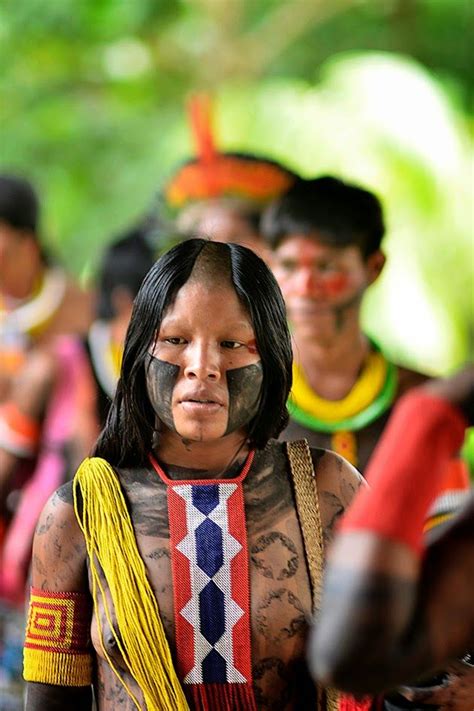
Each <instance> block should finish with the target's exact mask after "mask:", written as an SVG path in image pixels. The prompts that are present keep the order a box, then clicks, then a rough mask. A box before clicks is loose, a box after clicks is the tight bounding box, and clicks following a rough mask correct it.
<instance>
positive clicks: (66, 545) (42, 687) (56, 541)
mask: <svg viewBox="0 0 474 711" xmlns="http://www.w3.org/2000/svg"><path fill="white" fill-rule="evenodd" d="M31 582H32V587H33V588H36V589H39V590H42V591H48V592H79V593H81V592H82V593H87V594H88V593H89V587H88V581H87V569H86V547H85V542H84V538H83V536H82V532H81V530H80V528H79V526H78V523H77V520H76V517H75V514H74V508H73V501H72V485H71V483H69V484H66V485H64V486H63V487H61V488H60V489H58V491H57V492H56V493H55V494H54V495H53V496H52V497H51V499H50V500H49V502H48V503H47V505H46V507H45V508H44V510H43V513H42V514H41V517H40V520H39V522H38V526H37V529H36V534H35V540H34V544H33V558H32V580H31ZM85 622H86V623H87V624H88V625H89V626H90V619H89V620H86V621H85ZM66 708H71V709H72V708H74V709H77V710H78V711H90V710H91V709H92V687H91V686H78V687H73V686H68V687H66V686H54V685H50V684H43V683H38V682H27V690H26V703H25V710H26V711H51V709H58V710H59V709H66Z"/></svg>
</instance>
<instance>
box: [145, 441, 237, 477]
mask: <svg viewBox="0 0 474 711" xmlns="http://www.w3.org/2000/svg"><path fill="white" fill-rule="evenodd" d="M248 452H249V446H248V443H247V441H246V438H245V436H242V434H240V433H235V434H230V435H227V436H226V437H221V438H220V439H218V440H214V441H212V442H191V441H189V440H183V439H181V438H180V437H179V436H178V435H177V434H175V433H169V432H165V433H163V434H162V435H161V436H160V441H159V444H158V446H157V447H156V448H155V455H156V457H157V458H158V459H159V460H160V462H161V463H162V464H164V466H165V467H166V465H169V466H170V467H175V468H178V469H186V470H194V471H196V470H197V471H199V478H200V479H219V478H221V477H223V476H224V475H225V474H226V472H227V471H228V470H229V469H230V468H231V467H233V465H234V463H235V462H242V461H243V460H244V459H245V457H246V456H247V454H248ZM190 478H192V477H191V476H190Z"/></svg>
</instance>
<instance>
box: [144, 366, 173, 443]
mask: <svg viewBox="0 0 474 711" xmlns="http://www.w3.org/2000/svg"><path fill="white" fill-rule="evenodd" d="M178 375H179V365H174V363H167V362H166V361H164V360H160V359H159V358H155V356H152V355H151V354H150V353H148V355H147V363H146V389H147V393H148V397H149V398H150V403H151V406H152V408H153V410H154V411H155V414H156V415H157V417H159V419H160V420H161V421H162V422H163V423H164V424H165V425H166V426H167V427H169V429H170V430H173V431H174V432H176V427H175V424H174V419H173V408H172V400H173V390H174V386H175V385H176V381H177V379H178Z"/></svg>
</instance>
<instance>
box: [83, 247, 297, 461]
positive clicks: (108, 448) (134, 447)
mask: <svg viewBox="0 0 474 711" xmlns="http://www.w3.org/2000/svg"><path fill="white" fill-rule="evenodd" d="M201 253H203V256H205V255H206V254H209V255H212V257H213V258H214V259H215V258H217V259H221V260H222V262H223V263H227V264H228V267H229V276H230V280H231V283H232V285H233V286H234V288H235V291H236V294H237V296H238V298H239V299H240V301H241V303H242V304H243V305H244V307H245V308H246V310H247V312H248V314H249V317H250V320H251V322H252V325H253V329H254V331H255V338H256V342H257V348H258V351H259V354H260V358H261V362H262V368H263V384H262V392H261V396H260V403H259V408H258V412H257V414H256V415H255V417H254V418H253V420H252V421H251V422H250V423H249V427H248V433H247V434H248V439H249V443H250V444H251V446H254V447H257V448H260V449H261V448H263V447H265V445H266V444H267V442H268V440H269V439H271V438H272V437H278V435H279V434H280V432H281V431H282V430H283V428H284V427H285V426H286V424H287V422H288V411H287V409H286V402H287V398H288V395H289V392H290V389H291V383H292V370H291V365H292V357H293V355H292V349H291V338H290V334H289V330H288V326H287V321H286V312H285V306H284V302H283V297H282V295H281V292H280V289H279V287H278V284H277V282H276V280H275V278H274V276H273V274H272V273H271V271H270V270H269V268H268V267H267V265H266V264H265V262H263V260H261V259H260V258H259V257H258V256H257V255H256V254H255V253H254V252H252V251H251V250H250V249H247V248H246V247H242V246H240V245H236V244H223V243H220V242H210V241H208V240H204V239H190V240H187V241H185V242H182V243H180V244H177V245H176V246H174V247H172V248H171V249H170V250H169V251H168V252H166V253H165V254H164V255H163V256H161V257H160V259H158V261H157V262H156V263H155V265H154V266H153V267H152V269H151V270H150V271H149V273H148V274H147V276H146V277H145V279H144V281H143V284H142V286H141V288H140V291H139V292H138V294H137V297H136V299H135V303H134V308H133V313H132V317H131V320H130V325H129V327H128V331H127V335H126V339H125V347H124V354H123V360H122V370H121V374H120V379H119V382H118V385H117V390H116V394H115V398H114V401H113V403H112V406H111V409H110V412H109V416H108V418H107V422H106V424H105V427H104V429H103V431H102V433H101V434H100V436H99V439H98V441H97V444H96V447H95V449H94V455H95V456H98V457H103V458H104V459H106V460H107V461H108V462H110V464H112V465H115V466H144V465H146V464H147V461H148V454H149V453H150V452H151V450H152V446H153V441H154V436H155V434H156V427H155V421H156V415H155V412H154V410H153V408H152V406H151V403H150V400H149V398H148V394H147V388H146V356H147V353H148V350H149V348H150V345H151V344H152V343H153V342H154V340H155V338H156V334H157V332H158V330H159V328H160V324H161V321H162V319H163V317H164V314H165V311H166V309H167V307H168V306H170V305H171V304H172V303H173V300H174V298H175V296H176V293H177V292H178V290H179V289H180V288H181V287H182V286H183V285H184V284H185V283H186V282H187V281H188V279H189V277H190V276H191V272H192V270H193V267H194V265H195V263H196V260H197V259H198V257H199V256H200V255H201ZM189 306H190V308H192V304H190V305H189Z"/></svg>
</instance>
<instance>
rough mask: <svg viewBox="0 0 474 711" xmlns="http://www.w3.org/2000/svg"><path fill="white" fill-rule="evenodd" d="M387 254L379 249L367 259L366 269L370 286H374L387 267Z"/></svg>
mask: <svg viewBox="0 0 474 711" xmlns="http://www.w3.org/2000/svg"><path fill="white" fill-rule="evenodd" d="M385 261H386V260H385V254H384V253H383V252H382V250H380V249H378V250H377V251H376V252H372V254H370V255H369V256H368V257H367V261H366V267H367V276H368V281H369V284H373V283H374V281H375V280H376V279H377V278H378V277H379V275H380V273H381V271H382V269H383V268H384V265H385Z"/></svg>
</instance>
